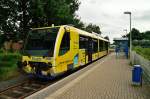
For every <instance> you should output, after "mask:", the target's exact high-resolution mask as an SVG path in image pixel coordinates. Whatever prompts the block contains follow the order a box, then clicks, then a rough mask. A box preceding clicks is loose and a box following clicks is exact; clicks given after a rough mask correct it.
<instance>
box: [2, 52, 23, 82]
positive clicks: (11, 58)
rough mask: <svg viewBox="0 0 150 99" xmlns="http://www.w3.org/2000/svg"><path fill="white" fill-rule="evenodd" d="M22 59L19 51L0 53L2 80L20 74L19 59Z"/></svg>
mask: <svg viewBox="0 0 150 99" xmlns="http://www.w3.org/2000/svg"><path fill="white" fill-rule="evenodd" d="M20 59H21V55H20V54H19V53H0V80H7V79H9V78H11V77H14V76H16V75H18V71H17V61H18V60H20Z"/></svg>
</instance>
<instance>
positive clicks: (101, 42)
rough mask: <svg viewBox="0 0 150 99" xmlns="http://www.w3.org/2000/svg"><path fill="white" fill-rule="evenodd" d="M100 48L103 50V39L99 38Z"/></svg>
mask: <svg viewBox="0 0 150 99" xmlns="http://www.w3.org/2000/svg"><path fill="white" fill-rule="evenodd" d="M99 50H100V51H103V41H102V40H99Z"/></svg>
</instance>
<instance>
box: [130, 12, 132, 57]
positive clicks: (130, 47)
mask: <svg viewBox="0 0 150 99" xmlns="http://www.w3.org/2000/svg"><path fill="white" fill-rule="evenodd" d="M129 15H130V59H131V51H132V33H131V13H130V14H129Z"/></svg>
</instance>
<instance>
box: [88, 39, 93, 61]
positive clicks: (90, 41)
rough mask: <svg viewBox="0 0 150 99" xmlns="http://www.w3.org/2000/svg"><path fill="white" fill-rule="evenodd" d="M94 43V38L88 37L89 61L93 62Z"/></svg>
mask: <svg viewBox="0 0 150 99" xmlns="http://www.w3.org/2000/svg"><path fill="white" fill-rule="evenodd" d="M92 52H93V44H92V38H89V39H88V62H92Z"/></svg>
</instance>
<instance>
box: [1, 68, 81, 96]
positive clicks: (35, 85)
mask: <svg viewBox="0 0 150 99" xmlns="http://www.w3.org/2000/svg"><path fill="white" fill-rule="evenodd" d="M79 69H82V68H79ZM79 69H77V70H79ZM77 70H75V71H72V72H68V73H65V74H64V75H61V76H58V77H56V78H55V79H53V80H50V81H42V80H39V79H28V80H27V81H24V82H22V83H19V84H16V85H14V86H11V87H9V88H7V89H5V90H3V91H0V99H24V98H25V97H27V96H30V95H31V94H33V93H35V92H38V91H40V90H42V89H43V88H46V87H47V86H50V85H52V84H54V83H55V82H57V81H59V80H61V79H63V78H65V77H67V76H68V75H70V74H72V73H74V72H76V71H77Z"/></svg>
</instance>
